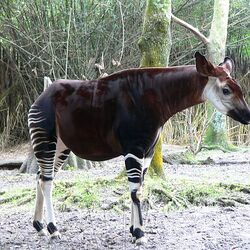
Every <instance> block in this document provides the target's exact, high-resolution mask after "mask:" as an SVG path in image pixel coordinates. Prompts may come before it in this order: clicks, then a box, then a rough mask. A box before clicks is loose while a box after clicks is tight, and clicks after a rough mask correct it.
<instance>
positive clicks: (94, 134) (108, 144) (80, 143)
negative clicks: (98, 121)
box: [58, 127, 122, 161]
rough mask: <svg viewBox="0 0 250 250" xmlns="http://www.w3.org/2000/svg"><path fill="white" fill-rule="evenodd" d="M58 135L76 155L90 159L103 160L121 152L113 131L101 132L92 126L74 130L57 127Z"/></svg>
mask: <svg viewBox="0 0 250 250" xmlns="http://www.w3.org/2000/svg"><path fill="white" fill-rule="evenodd" d="M58 132H59V133H58V135H59V136H60V138H61V140H62V141H63V143H64V144H65V145H66V147H67V148H69V149H70V150H71V151H72V152H73V153H74V154H76V155H77V156H79V157H81V158H83V159H86V160H92V161H104V160H109V159H112V158H115V157H117V156H119V155H121V154H122V150H121V146H120V144H119V142H118V140H116V138H115V136H114V133H113V132H109V133H105V134H102V131H98V130H96V129H95V128H94V127H92V128H86V127H85V129H82V130H81V131H75V130H70V129H67V127H65V128H62V127H61V128H59V131H58Z"/></svg>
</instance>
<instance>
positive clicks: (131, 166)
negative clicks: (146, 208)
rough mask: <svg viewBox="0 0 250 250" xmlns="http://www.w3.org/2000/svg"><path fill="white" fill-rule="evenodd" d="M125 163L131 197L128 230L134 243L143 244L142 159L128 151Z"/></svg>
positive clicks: (144, 240)
mask: <svg viewBox="0 0 250 250" xmlns="http://www.w3.org/2000/svg"><path fill="white" fill-rule="evenodd" d="M125 165H126V170H127V176H128V181H129V190H130V194H131V199H132V211H131V226H130V232H131V234H132V236H133V237H134V238H135V243H136V244H143V243H146V238H145V236H144V231H143V220H142V212H141V203H140V196H141V194H142V180H143V166H144V159H143V158H139V157H137V156H136V155H135V154H131V153H129V154H127V155H126V156H125Z"/></svg>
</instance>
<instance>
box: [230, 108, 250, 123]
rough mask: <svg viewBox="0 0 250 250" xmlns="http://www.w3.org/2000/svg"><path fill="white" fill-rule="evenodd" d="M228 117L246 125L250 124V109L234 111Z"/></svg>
mask: <svg viewBox="0 0 250 250" xmlns="http://www.w3.org/2000/svg"><path fill="white" fill-rule="evenodd" d="M227 115H228V116H230V117H231V118H233V119H234V120H235V121H238V122H240V123H242V124H244V125H247V124H250V109H249V108H248V107H247V108H245V109H232V110H230V111H228V112H227Z"/></svg>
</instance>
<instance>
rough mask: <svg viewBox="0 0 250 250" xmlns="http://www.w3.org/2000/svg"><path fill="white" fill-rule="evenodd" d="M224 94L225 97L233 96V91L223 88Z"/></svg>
mask: <svg viewBox="0 0 250 250" xmlns="http://www.w3.org/2000/svg"><path fill="white" fill-rule="evenodd" d="M222 92H223V95H230V94H231V90H230V89H229V88H223V89H222Z"/></svg>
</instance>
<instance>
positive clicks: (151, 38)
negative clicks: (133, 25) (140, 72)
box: [138, 0, 171, 178]
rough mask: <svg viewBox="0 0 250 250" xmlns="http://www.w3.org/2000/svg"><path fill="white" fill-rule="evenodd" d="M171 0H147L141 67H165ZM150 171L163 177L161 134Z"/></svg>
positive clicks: (167, 59)
mask: <svg viewBox="0 0 250 250" xmlns="http://www.w3.org/2000/svg"><path fill="white" fill-rule="evenodd" d="M170 22H171V0H148V1H147V6H146V12H145V16H144V24H143V31H142V36H141V38H140V40H139V43H138V44H139V48H140V50H141V53H142V57H141V63H140V66H141V67H165V66H167V65H168V61H169V54H170V49H171V32H170ZM150 173H151V174H155V175H157V176H160V177H162V178H164V171H163V161H162V136H160V138H159V140H158V142H157V144H156V147H155V153H154V156H153V159H152V162H151V166H150Z"/></svg>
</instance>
